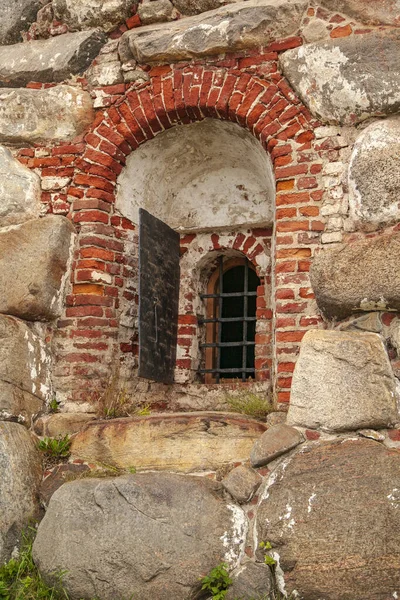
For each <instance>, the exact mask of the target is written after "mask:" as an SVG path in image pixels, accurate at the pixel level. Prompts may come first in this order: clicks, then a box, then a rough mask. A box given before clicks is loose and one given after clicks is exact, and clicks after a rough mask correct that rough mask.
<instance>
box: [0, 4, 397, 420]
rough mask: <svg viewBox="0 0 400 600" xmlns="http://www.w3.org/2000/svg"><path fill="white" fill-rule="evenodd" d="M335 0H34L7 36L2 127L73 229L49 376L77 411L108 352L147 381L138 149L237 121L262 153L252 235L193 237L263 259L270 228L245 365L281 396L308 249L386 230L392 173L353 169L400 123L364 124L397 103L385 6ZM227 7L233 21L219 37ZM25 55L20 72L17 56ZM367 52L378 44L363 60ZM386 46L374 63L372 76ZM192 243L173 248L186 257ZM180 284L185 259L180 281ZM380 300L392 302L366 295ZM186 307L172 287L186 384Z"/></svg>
mask: <svg viewBox="0 0 400 600" xmlns="http://www.w3.org/2000/svg"><path fill="white" fill-rule="evenodd" d="M34 8H35V7H34ZM339 8H340V12H337V10H338V8H337V7H336V6H333V5H332V4H331V3H329V2H321V3H320V4H318V3H314V2H305V1H300V0H299V1H296V2H284V1H281V0H280V1H279V2H278V1H276V2H275V1H274V2H272V1H271V2H268V1H265V2H258V3H253V2H252V1H248V2H245V3H243V4H241V3H239V4H232V5H229V4H228V5H227V6H222V7H221V6H219V5H218V4H213V5H212V6H211V4H209V3H205V4H203V3H198V4H193V3H192V4H190V3H183V2H181V3H180V4H179V5H178V4H176V5H172V4H171V3H169V2H162V3H161V4H160V3H158V2H144V3H141V4H136V3H129V2H122V1H121V2H120V3H115V5H112V6H111V5H108V4H107V5H104V6H102V7H101V10H100V9H99V10H98V11H96V10H94V9H92V8H91V9H90V10H89V9H85V8H84V7H79V6H78V4H76V3H74V2H70V3H66V2H61V1H60V2H53V3H49V4H47V5H46V6H44V7H43V8H41V9H40V10H39V12H35V10H34V9H33V10H32V12H31V14H32V15H33V16H32V17H31V20H30V21H29V23H28V22H26V25H27V26H28V27H29V30H28V32H27V33H23V36H24V39H25V40H29V43H27V41H24V42H23V43H17V44H15V42H17V41H19V40H17V39H16V38H15V36H14V38H13V43H14V45H13V46H10V45H7V46H3V47H2V53H0V67H1V64H3V66H2V67H1V69H2V70H1V69H0V71H1V73H3V75H2V78H3V79H2V81H3V83H2V85H3V86H8V87H7V88H6V89H4V90H3V94H2V97H1V99H0V101H1V103H2V107H3V108H2V111H1V112H0V116H1V119H2V122H0V139H2V140H3V142H4V143H6V144H8V145H10V147H11V148H12V150H13V153H14V154H15V155H16V156H17V157H18V159H19V160H20V162H22V163H23V164H25V165H27V166H28V167H29V168H30V169H32V170H34V171H35V172H36V173H37V174H38V175H40V177H41V184H42V195H41V200H42V207H43V210H47V211H48V212H52V213H56V214H60V215H66V216H69V218H70V219H71V220H72V222H73V223H74V225H75V227H76V229H77V231H78V244H77V250H76V254H75V257H74V263H73V274H72V277H71V282H70V284H69V289H68V295H67V298H66V306H65V308H64V312H63V315H62V318H61V319H60V320H59V321H58V323H57V329H56V332H55V342H54V350H55V353H56V356H57V359H56V366H55V369H54V372H53V377H54V381H55V383H56V388H57V392H58V394H59V399H60V400H62V402H63V403H64V404H65V407H66V409H68V410H69V409H73V405H72V404H71V405H70V404H69V402H70V401H72V402H75V403H77V404H76V408H78V404H80V406H81V408H80V410H87V409H88V408H89V405H90V404H93V402H94V399H95V398H96V394H98V388H99V382H100V383H101V384H102V385H105V384H106V381H107V379H108V377H109V374H110V369H111V366H110V365H111V363H115V362H117V363H118V362H120V360H122V368H123V369H124V371H123V372H124V374H125V376H127V377H128V379H129V382H130V385H132V388H133V389H136V390H137V389H143V390H144V389H145V390H146V391H148V387H147V386H146V384H145V383H144V382H137V381H136V380H135V378H133V379H132V377H131V373H132V371H131V369H132V368H133V369H134V368H135V366H136V356H137V331H136V305H137V258H136V256H137V250H136V247H137V231H136V227H137V223H136V222H135V219H133V220H131V219H132V218H127V217H126V215H125V214H123V212H122V213H121V208H120V207H119V206H118V202H117V204H115V199H116V189H117V187H118V185H119V181H120V180H121V181H122V177H123V173H125V170H124V168H125V165H126V162H127V159H128V158H129V160H131V158H130V157H132V156H134V151H135V150H136V149H137V148H138V147H139V145H142V144H144V143H145V142H146V141H148V140H150V139H152V138H154V137H155V136H158V134H160V133H162V132H163V131H164V130H166V129H169V128H170V127H176V126H178V125H184V124H189V123H193V122H196V121H199V120H202V119H204V118H207V119H218V120H227V121H230V122H232V123H235V124H238V125H240V126H241V127H242V128H244V129H245V130H246V131H248V132H249V133H250V134H252V135H253V136H254V137H255V138H256V139H257V140H259V142H260V144H261V145H262V146H263V147H264V149H265V150H266V151H267V152H268V154H269V156H270V158H271V160H272V162H273V168H274V177H275V185H276V200H275V204H276V209H275V214H274V215H272V216H271V215H267V214H265V219H264V222H260V223H259V224H258V226H257V227H258V229H259V232H258V231H256V234H255V235H254V228H249V229H248V230H246V229H245V228H243V227H240V228H239V229H238V230H237V231H236V230H235V231H234V232H229V233H230V234H231V235H228V236H226V235H225V233H224V235H223V236H222V237H221V232H220V231H219V230H218V228H216V229H215V230H212V229H211V230H209V233H210V236H211V238H210V240H209V241H208V242H206V241H205V239H203V238H202V243H203V242H204V244H205V243H207V244H208V245H207V247H206V248H203V250H204V252H205V254H206V253H207V252H212V251H215V250H216V249H219V247H221V249H222V251H224V252H225V251H229V250H230V248H231V247H234V248H235V249H237V250H240V251H243V250H244V253H245V254H246V255H247V256H249V257H250V259H251V260H254V261H255V262H256V263H257V264H258V268H259V269H260V273H261V271H262V270H263V269H264V266H262V265H261V263H260V257H262V256H264V254H265V250H264V248H266V247H268V248H269V246H270V244H269V242H268V243H265V242H264V241H263V240H264V237H263V236H264V235H265V234H264V233H263V232H262V230H265V231H269V230H270V228H271V227H273V234H272V252H271V258H270V259H269V258H268V257H269V254H270V251H269V250H268V251H267V255H268V256H267V259H265V258H263V259H262V261H261V262H264V263H265V261H266V260H270V267H268V268H270V269H271V273H270V274H269V273H267V272H266V271H265V273H264V274H263V273H261V275H262V276H263V277H267V281H266V285H265V286H264V289H263V290H260V294H263V295H264V297H261V296H260V298H259V300H258V302H259V306H258V316H259V317H260V318H262V319H264V318H266V320H267V321H268V322H271V326H272V329H271V330H269V325H265V326H264V325H263V323H262V322H261V321H260V322H259V335H260V336H264V337H263V338H262V339H263V340H264V341H263V342H262V343H263V344H264V345H269V344H270V345H269V349H268V350H267V349H266V348H264V349H263V350H260V352H261V354H260V355H259V356H258V363H257V373H258V375H257V379H258V380H259V381H270V380H271V381H272V385H273V389H274V393H275V397H276V398H277V400H278V402H279V403H282V406H284V404H285V403H286V404H287V402H288V401H289V396H290V386H291V378H292V373H293V369H294V366H295V363H296V360H297V356H298V351H299V344H300V342H301V339H302V337H303V336H304V334H305V332H306V331H307V330H308V329H310V328H315V327H326V325H325V324H324V321H323V315H321V313H320V309H319V307H318V306H317V303H316V301H315V297H314V294H315V290H313V289H312V286H311V283H310V279H309V268H310V264H311V261H312V258H313V256H314V254H315V251H316V250H318V249H319V248H320V247H323V246H325V245H331V244H336V243H339V242H345V243H351V242H352V241H353V240H354V239H358V238H363V237H364V236H365V235H370V232H371V230H372V231H376V232H377V234H379V232H381V231H382V228H384V229H385V230H386V231H387V233H390V231H392V229H394V230H395V229H396V201H395V196H396V194H395V189H396V184H395V183H394V184H393V183H389V182H388V175H386V174H385V172H386V171H385V168H386V167H384V166H380V167H379V174H378V175H377V177H378V180H379V177H381V180H380V181H381V183H380V185H381V187H382V189H383V188H384V189H385V190H387V191H386V192H385V194H384V196H382V201H381V205H379V206H376V200H375V195H374V192H373V191H372V190H373V186H374V185H375V182H376V181H377V179H376V177H375V176H373V175H371V183H368V178H367V179H366V177H365V173H366V172H368V173H372V172H373V170H372V169H370V168H369V167H368V165H369V164H370V163H371V161H373V162H374V165H375V172H378V167H377V163H376V160H377V158H376V154H377V152H378V150H374V148H380V147H381V146H380V145H381V144H384V146H385V148H387V150H386V154H387V156H388V158H387V160H388V161H390V160H392V159H391V158H390V157H391V156H394V153H395V147H396V137H395V131H396V126H397V121H396V118H395V117H393V118H389V119H387V120H386V122H385V123H386V124H385V130H384V131H382V130H381V129H380V126H379V121H378V122H376V124H374V123H372V124H371V125H369V127H368V128H367V129H366V130H365V132H364V126H365V122H367V124H368V123H369V119H379V118H382V117H385V116H386V115H391V114H392V113H394V112H396V110H397V108H398V107H397V104H396V103H397V100H396V98H397V95H396V94H397V83H396V81H397V80H396V73H397V63H396V57H397V51H396V48H397V45H396V40H397V37H396V35H397V34H396V31H397V30H396V26H397V21H396V19H397V16H396V13H395V11H394V10H392V8H388V9H387V11H386V12H385V17H383V16H382V11H380V10H379V9H378V8H375V3H373V6H372V7H371V9H370V11H369V12H368V15H366V14H364V11H363V10H361V9H360V6H359V3H357V2H352V3H350V2H343V3H342V4H341V5H340V7H339ZM15 10H16V11H17V12H18V10H20V9H19V8H18V9H17V8H16V9H15ZM21 10H22V9H21ZM21 14H22V13H21ZM35 15H36V17H37V18H36V19H35ZM32 19H34V21H33V22H32V23H31V21H32ZM223 19H225V21H224V22H226V23H229V27H227V29H226V32H225V33H224V34H221V31H220V29H218V27H219V24H220V23H221V20H223ZM10 27H11V26H10ZM204 27H207V28H208V29H209V31H210V32H211V31H212V35H211V34H210V35H209V37H208V39H207V40H205V39H203V37H202V34H201V35H200V33H199V32H201V31H202V28H204ZM10 31H11V29H10ZM13 31H14V29H13ZM196 32H197V33H196ZM8 35H9V34H8V33H5V34H4V38H3V40H4V42H5V43H6V44H9V43H10V41H9V39H10V38H9V37H7V36H8ZM13 35H14V34H13ZM196 36H197V37H196ZM180 40H184V41H180ZM10 52H12V56H13V61H12V62H11V63H10V56H11V55H10ZM39 52H41V56H42V58H41V60H36V59H35V57H37V56H39ZM28 55H29V56H30V59H29V64H30V65H31V64H32V65H34V67H33V68H32V69H30V68H28V69H27V68H26V66H25V62H24V61H25V60H26V57H27V56H28ZM54 56H57V61H55V62H54V60H53V57H54ZM328 56H331V57H334V58H332V60H331V62H330V63H329V64H330V65H331V66H330V67H329V69H328V67H327V66H324V68H322V67H320V65H322V64H324V65H326V64H327V63H326V57H328ZM360 56H361V57H363V56H365V58H360ZM367 56H372V57H374V58H373V60H371V61H370V62H369V63H368V64H367V58H366V57H367ZM324 57H325V58H324ZM375 57H380V58H375ZM380 60H381V61H384V63H385V65H386V67H385V68H386V71H385V73H386V74H385V85H384V86H383V87H382V85H381V77H382V75H381V74H382V70H381V68H380V64H379V61H380ZM344 64H345V65H346V67H343V68H342V65H344ZM371 69H372V71H373V73H374V75H373V76H371V77H370V78H369V79H368V81H367V79H366V75H365V73H367V72H369V71H370V70H371ZM327 86H328V87H327ZM383 88H385V89H386V88H387V89H388V90H389V89H390V93H389V92H388V93H386V92H384V91H383ZM311 90H312V91H311ZM342 90H346V92H345V93H342ZM363 97H364V98H365V100H360V98H363ZM21 99H22V102H23V105H24V106H25V105H28V106H29V107H30V109H29V119H30V122H32V118H33V121H34V122H35V126H34V127H32V124H30V125H29V126H28V125H27V121H26V119H27V115H28V113H24V112H23V111H22V112H17V113H16V112H15V103H18V102H20V101H21ZM66 99H68V101H66ZM57 103H59V104H57ZM61 105H62V107H63V108H62V109H61ZM0 108H1V107H0ZM52 111H53V112H52ZM54 114H57V118H54ZM50 122H51V125H50ZM359 130H362V131H361V133H360V131H359ZM377 136H378V137H377ZM145 147H146V146H143V148H145ZM374 152H375V154H374ZM393 160H394V159H393ZM393 160H392V162H391V163H390V164H393V165H394V166H393V168H394V169H396V163H395V160H394V162H393ZM385 164H386V163H385ZM382 165H383V162H382ZM125 169H126V168H125ZM361 182H362V183H361ZM378 204H379V203H378ZM182 226H183V227H185V224H182ZM213 234H214V237H213ZM193 235H196V236H197V235H199V234H198V233H197V232H195V231H194V230H193V232H191V231H190V227H189V228H188V231H185V234H182V245H183V250H182V251H183V252H184V251H185V248H189V249H190V248H192V247H193V248H194V247H195V246H196V244H198V243H199V241H198V239H197V238H196V237H193V238H192V236H193ZM266 235H267V237H269V234H266ZM188 236H189V237H190V238H192V239H190V243H189V242H188V240H189V237H188ZM216 236H219V237H216ZM238 236H239V237H238ZM242 236H245V237H244V238H243V240H242ZM258 236H260V240H261V245H260V246H258ZM265 239H266V238H265ZM216 240H217V241H216ZM221 240H223V242H222V243H221ZM239 240H240V241H239ZM261 248H262V250H261ZM257 255H258V258H257V260H256V256H257ZM189 256H191V253H190V252H189V254H188V255H187V256H186V258H185V259H182V261H183V264H185V263H184V261H186V264H187V268H188V269H189V271H190V269H192V267H193V265H192V264H189V261H188V257H189ZM193 260H194V261H195V256H194V255H193ZM193 264H195V262H194V263H193ZM269 278H271V279H270V280H269ZM187 282H188V275H187V273H185V272H183V274H182V285H186V283H187ZM193 291H194V292H196V290H193V289H191V292H187V293H193ZM316 291H317V300H318V297H319V291H318V290H316ZM374 308H379V309H381V310H382V311H383V312H384V311H385V309H386V308H392V307H391V306H386V305H385V304H379V303H378V304H376V302H375V304H374ZM196 310H197V307H196V303H194V304H193V303H192V301H191V300H189V299H188V298H184V297H182V298H181V315H180V327H181V329H180V332H181V334H180V338H179V342H178V344H179V348H178V363H177V374H176V381H177V382H180V383H185V385H186V386H189V385H193V384H194V385H195V387H196V385H197V384H196V369H197V366H198V347H197V343H196V339H197V325H198V323H197V316H196V314H197V313H196ZM263 311H265V315H264V312H263ZM261 313H263V316H262V315H261ZM391 318H392V317H391V316H383V319H384V320H387V321H388V320H389V319H391ZM188 327H191V328H192V329H191V330H190V333H188V332H189V329H188ZM182 332H184V333H182ZM269 336H271V338H270V337H269ZM260 339H261V338H260ZM394 359H396V357H394ZM182 361H185V362H182ZM133 372H134V371H133ZM83 382H85V385H84V386H83V388H84V391H82V390H83V388H82V383H83ZM138 385H139V388H138ZM100 387H101V386H100ZM152 389H153V390H154V393H156V390H158V391H160V389H159V386H154V385H153V386H152ZM185 389H189V388H185ZM266 389H267V387H266ZM182 390H183V388H180V393H182ZM164 392H166V393H167V394H170V392H171V390H165V389H164ZM172 397H175V396H174V395H173V394H172V396H170V399H171V402H172ZM68 407H70V408H68Z"/></svg>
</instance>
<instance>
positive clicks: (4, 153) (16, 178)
mask: <svg viewBox="0 0 400 600" xmlns="http://www.w3.org/2000/svg"><path fill="white" fill-rule="evenodd" d="M40 199H41V189H40V179H39V176H38V175H36V173H34V172H33V171H31V170H30V169H28V168H27V167H25V166H24V165H22V164H21V163H20V162H18V160H16V159H15V158H14V157H13V156H12V154H11V152H10V151H9V150H8V149H7V148H5V147H4V146H0V227H4V226H6V225H15V224H16V223H22V222H23V221H28V220H30V219H34V218H36V217H38V216H39V215H40V209H41V202H40Z"/></svg>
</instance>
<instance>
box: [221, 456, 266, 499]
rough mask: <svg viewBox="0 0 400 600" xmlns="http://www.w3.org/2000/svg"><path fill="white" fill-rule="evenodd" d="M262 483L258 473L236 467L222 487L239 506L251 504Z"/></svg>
mask: <svg viewBox="0 0 400 600" xmlns="http://www.w3.org/2000/svg"><path fill="white" fill-rule="evenodd" d="M260 483H261V477H260V475H259V474H258V473H256V472H255V471H253V469H249V467H245V466H243V465H241V466H240V467H236V468H235V469H233V470H232V471H230V473H228V475H227V476H226V477H224V479H223V480H222V485H223V486H224V488H225V489H226V490H227V491H228V492H229V493H230V495H231V496H233V497H234V498H235V499H236V500H237V501H238V502H239V504H244V503H245V502H249V501H250V500H251V498H252V497H253V495H254V494H255V492H256V491H257V489H258V487H259V485H260Z"/></svg>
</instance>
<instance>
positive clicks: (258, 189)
mask: <svg viewBox="0 0 400 600" xmlns="http://www.w3.org/2000/svg"><path fill="white" fill-rule="evenodd" d="M274 198H275V182H274V175H273V170H272V164H271V161H270V158H269V155H268V154H267V153H266V152H265V151H264V149H263V147H262V146H261V144H260V142H258V140H256V139H255V138H254V137H253V136H252V135H251V134H250V133H249V132H248V131H246V130H245V129H243V128H241V127H240V126H239V125H236V124H234V123H230V122H227V121H218V120H215V119H204V120H203V121H200V122H197V123H192V124H190V125H177V126H176V127H174V128H172V129H169V130H167V131H164V132H162V133H161V134H159V135H158V136H157V137H156V138H154V139H153V140H150V141H148V142H147V143H146V144H143V145H142V146H141V147H140V148H138V149H137V150H136V151H135V152H133V153H132V154H131V155H130V156H129V158H128V160H127V164H126V166H125V167H124V169H123V171H122V172H121V174H120V176H119V178H118V192H117V202H116V208H117V209H118V210H119V212H120V213H121V214H122V215H124V216H126V217H128V218H129V219H130V220H131V221H133V222H134V223H137V222H138V212H139V208H145V209H146V210H148V211H149V212H151V213H152V214H153V215H154V216H156V217H158V218H159V219H161V220H162V221H164V222H165V223H167V224H168V225H170V227H172V228H174V229H177V230H179V231H209V230H216V229H222V228H225V229H226V228H233V227H234V228H237V227H240V226H242V225H245V226H261V225H267V224H270V223H272V221H273V210H274Z"/></svg>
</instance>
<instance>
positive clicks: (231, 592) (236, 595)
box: [225, 562, 273, 600]
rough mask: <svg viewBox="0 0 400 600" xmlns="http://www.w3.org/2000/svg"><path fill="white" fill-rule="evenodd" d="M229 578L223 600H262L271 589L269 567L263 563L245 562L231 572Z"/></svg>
mask: <svg viewBox="0 0 400 600" xmlns="http://www.w3.org/2000/svg"><path fill="white" fill-rule="evenodd" d="M231 579H232V585H231V586H230V587H229V589H228V593H227V594H226V596H225V600H255V599H260V600H262V599H266V598H267V595H268V594H269V593H271V592H272V591H273V583H272V575H271V569H270V568H269V567H267V566H266V565H263V564H256V563H252V562H247V563H245V564H244V565H242V566H241V567H239V568H238V570H237V571H236V572H234V573H232V575H231Z"/></svg>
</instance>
